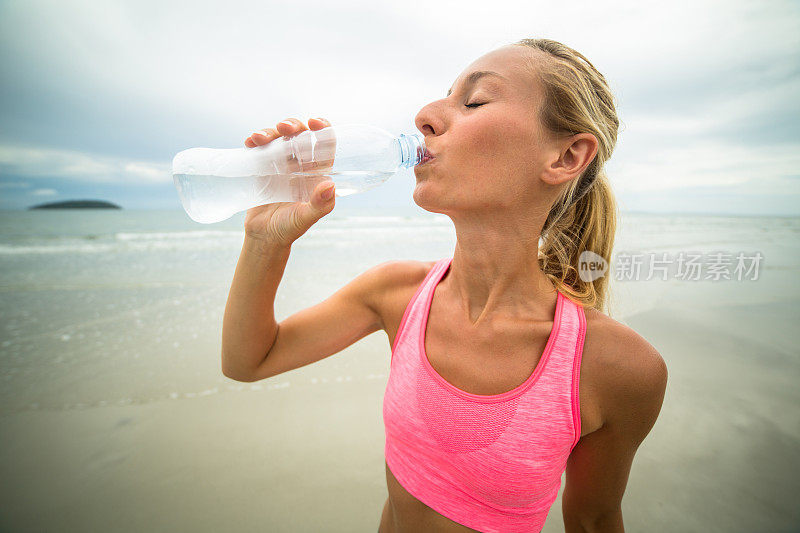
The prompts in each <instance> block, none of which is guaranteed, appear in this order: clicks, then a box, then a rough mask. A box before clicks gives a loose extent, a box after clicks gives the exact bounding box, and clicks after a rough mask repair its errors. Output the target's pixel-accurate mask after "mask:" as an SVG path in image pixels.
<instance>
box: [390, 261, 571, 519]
mask: <svg viewBox="0 0 800 533" xmlns="http://www.w3.org/2000/svg"><path fill="white" fill-rule="evenodd" d="M451 262H452V258H446V259H442V260H440V261H438V262H437V263H436V264H435V265H434V267H433V268H432V269H431V271H430V272H429V273H428V275H427V276H426V278H425V281H423V282H422V284H421V285H420V287H419V289H418V290H417V292H416V294H415V295H414V298H412V300H411V302H410V303H409V304H408V307H407V308H406V311H405V314H404V315H403V319H402V321H401V323H400V327H399V329H398V332H397V336H396V338H395V341H394V345H393V346H392V360H391V365H390V366H391V369H390V372H389V381H388V383H387V386H386V393H385V396H384V402H383V420H384V425H385V429H386V448H385V453H386V463H387V464H388V466H389V469H390V470H391V471H392V473H393V474H394V476H395V477H396V478H397V480H398V481H399V482H400V484H401V485H402V486H403V487H405V489H406V490H407V491H408V492H410V493H411V494H412V495H413V496H415V497H416V498H417V499H418V500H420V501H421V502H423V503H424V504H426V505H427V506H429V507H431V508H432V509H434V510H435V511H437V512H438V513H440V514H442V515H444V516H446V517H448V518H450V519H451V520H453V521H455V522H458V523H460V524H463V525H465V526H467V527H470V528H473V529H477V530H479V531H483V532H487V533H488V532H503V533H515V532H525V533H530V532H537V531H540V530H541V528H542V526H543V525H544V522H545V519H546V518H547V512H548V510H549V509H550V507H551V505H552V504H553V501H554V500H555V499H556V496H558V490H559V488H560V487H561V475H562V473H563V472H564V470H565V469H566V463H567V458H568V457H569V454H570V453H571V452H572V449H573V448H574V447H575V445H576V444H577V443H578V439H579V438H580V431H581V430H580V412H579V405H580V404H579V403H578V383H579V376H580V362H581V354H582V351H583V340H584V336H585V333H586V317H585V315H584V311H583V308H582V307H581V306H580V305H578V304H576V303H574V302H572V301H571V300H569V299H568V298H567V297H566V296H564V295H563V294H561V293H560V292H559V293H558V303H557V304H556V315H555V317H554V321H553V328H552V331H551V333H550V337H549V339H548V341H547V345H546V347H545V350H544V353H543V354H542V357H541V359H540V361H539V363H538V364H537V366H536V369H535V370H534V371H533V373H532V374H531V375H530V377H529V378H528V379H527V380H526V381H525V382H524V383H523V384H521V385H520V386H518V387H517V388H515V389H513V390H510V391H507V392H504V393H502V394H497V395H491V396H485V395H477V394H471V393H468V392H466V391H463V390H461V389H459V388H457V387H455V386H454V385H452V384H451V383H449V382H447V381H446V380H445V379H444V378H443V377H442V376H441V375H439V374H438V373H437V372H436V370H434V368H433V367H432V366H431V364H430V361H428V357H427V355H426V354H425V339H424V333H425V328H426V325H427V321H428V314H429V312H430V307H431V301H432V299H433V291H434V290H435V288H436V285H438V284H439V281H440V280H441V279H442V277H444V274H445V272H446V271H447V270H448V269H449V267H450V263H451Z"/></svg>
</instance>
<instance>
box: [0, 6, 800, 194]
mask: <svg viewBox="0 0 800 533" xmlns="http://www.w3.org/2000/svg"><path fill="white" fill-rule="evenodd" d="M97 20H103V24H97V23H96V21H97ZM364 20H369V21H370V23H369V24H366V25H365V24H364V23H363V21H364ZM798 26H800V3H798V2H796V0H775V1H771V2H751V1H744V0H728V1H722V0H702V1H700V0H698V1H696V2H692V3H688V2H679V3H666V4H664V3H661V4H653V3H646V2H640V3H631V2H627V1H623V0H609V1H604V2H580V3H571V4H567V5H564V6H559V8H558V9H555V8H554V7H553V4H552V3H551V2H545V1H542V0H538V1H537V0H526V1H522V0H498V1H496V2H493V3H490V4H487V3H485V2H477V1H464V0H458V1H456V0H443V1H441V2H428V3H426V4H425V6H424V8H415V7H411V8H410V7H409V6H408V5H405V4H404V5H399V4H393V3H383V2H368V1H364V0H341V1H339V2H336V3H329V2H325V1H322V0H308V1H307V2H305V3H304V4H303V6H302V7H301V8H298V7H297V5H296V4H292V3H274V2H273V3H255V4H249V5H244V4H238V3H235V2H234V3H230V2H223V1H209V2H190V1H186V2H179V1H176V2H168V3H163V2H162V3H157V2H155V1H153V0H143V1H141V2H136V3H98V2H92V1H88V0H83V1H81V0H76V1H74V2H69V3H54V2H41V1H38V0H31V1H28V2H5V3H0V114H2V118H3V128H2V129H0V174H2V175H3V177H4V178H6V179H8V180H12V179H13V180H14V181H13V182H14V183H19V181H18V180H17V179H16V178H17V177H20V178H24V177H27V178H31V179H34V180H36V179H38V180H39V182H38V184H39V186H40V187H43V188H44V187H48V188H49V187H52V186H53V185H54V184H53V183H51V182H46V183H45V181H46V180H45V178H58V179H60V180H63V181H71V182H74V183H75V184H95V185H96V186H97V187H96V190H97V191H98V193H99V192H100V191H110V190H111V188H112V187H116V186H120V185H123V184H124V185H126V186H130V187H131V188H130V189H126V192H125V194H131V195H134V194H139V193H141V195H142V197H146V196H147V194H145V193H144V192H143V191H145V189H146V187H147V186H148V185H153V184H161V185H164V186H165V188H166V186H168V185H170V184H171V176H170V169H169V160H170V159H171V157H172V156H173V155H174V154H175V153H177V152H178V151H180V150H183V149H186V148H191V147H193V146H210V147H215V148H226V147H234V146H242V142H243V140H244V138H245V137H246V136H247V135H248V134H249V133H250V132H251V131H252V130H253V129H258V128H263V127H270V126H274V124H275V123H276V122H277V121H279V120H282V119H284V118H286V117H290V116H295V117H298V118H301V119H307V118H309V117H311V116H320V115H321V116H324V117H326V118H329V119H330V120H331V121H332V122H333V123H334V124H335V123H345V122H363V123H372V124H375V125H379V126H382V127H384V128H385V129H388V130H390V131H394V132H397V133H400V132H413V131H415V128H414V122H413V119H414V115H415V114H416V112H417V111H418V110H419V109H420V108H421V107H422V106H423V105H425V104H426V103H428V102H430V101H431V100H432V99H438V98H442V97H444V94H445V92H446V90H447V88H448V87H449V86H450V85H451V84H452V83H453V81H454V80H455V78H456V77H457V76H458V74H460V72H461V71H462V70H463V69H464V68H466V67H467V66H468V65H469V64H470V63H471V62H472V61H473V60H474V59H476V58H477V57H478V56H479V55H481V54H483V53H485V52H488V51H489V50H491V49H493V48H496V47H498V46H501V45H503V44H506V43H508V42H512V41H516V40H518V39H521V38H525V37H548V38H553V39H556V40H560V41H562V42H564V43H565V44H567V45H569V46H572V47H574V48H576V49H577V50H579V51H581V52H582V53H583V54H584V55H586V57H588V58H590V59H591V61H592V63H593V64H594V65H595V66H596V67H597V68H598V69H599V70H600V71H601V72H602V73H603V74H604V75H605V76H606V78H607V79H608V80H609V83H610V84H611V87H612V89H613V90H614V92H615V94H616V95H617V97H618V111H619V113H620V117H621V118H622V119H623V125H624V127H623V130H622V131H621V132H620V137H619V142H618V145H617V149H616V151H615V154H614V156H613V157H612V159H611V161H610V162H609V175H610V176H611V179H612V182H613V183H614V184H615V187H616V188H617V189H618V190H620V191H621V192H622V193H626V194H630V195H638V196H641V197H644V196H645V195H647V194H657V193H659V192H660V191H661V192H663V191H672V192H676V194H675V195H663V196H662V197H661V198H663V201H664V202H671V201H674V200H671V199H670V198H673V197H674V198H679V197H680V194H678V193H679V192H680V191H685V192H686V194H694V192H693V191H697V190H698V187H709V188H712V189H713V188H718V189H719V190H720V191H726V194H727V193H731V194H734V193H735V194H741V195H742V196H743V197H748V196H749V195H757V194H763V191H773V192H774V193H775V194H777V195H785V194H795V191H797V185H796V184H797V179H796V178H797V172H796V171H795V169H796V168H798V166H797V163H798V162H800V161H798V158H797V156H795V155H794V154H796V153H798V147H800V128H798V127H797V124H798V122H800V99H798V98H797V97H796V95H797V94H798V92H800V32H797V28H798ZM400 181H401V180H400V178H398V179H396V180H391V181H389V182H387V184H386V185H385V186H384V187H385V188H386V190H387V191H388V192H390V193H391V194H388V195H387V196H388V197H391V196H397V197H399V195H400V193H401V192H403V193H404V194H405V196H403V198H407V199H408V200H407V202H408V204H409V205H410V206H412V207H413V204H412V200H411V195H410V194H408V193H407V191H406V189H407V188H408V187H407V185H408V184H409V183H408V181H405V182H404V183H402V184H401V183H400ZM412 182H413V178H412ZM8 183H11V181H9V182H8ZM55 186H56V187H58V188H59V190H61V191H62V194H63V193H65V190H66V189H61V188H60V182H59V183H56V184H55ZM0 187H2V188H3V189H5V191H6V192H7V193H9V194H10V193H12V192H13V191H14V188H13V187H12V186H11V185H4V184H3V183H0ZM133 187H139V189H138V190H137V191H138V192H137V193H134V192H133V189H132V188H133ZM128 191H129V192H128ZM93 194H94V193H93ZM115 194H123V192H119V191H118V192H116V193H115ZM150 196H153V195H152V194H150ZM638 196H637V197H638ZM637 201H638V200H637ZM765 202H766V200H765ZM681 205H683V204H681V203H680V202H679V203H678V204H676V205H675V207H676V209H679V208H680V206H681ZM764 205H767V204H766V203H765V204H764ZM798 209H800V206H798Z"/></svg>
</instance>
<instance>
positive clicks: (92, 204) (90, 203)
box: [28, 200, 122, 210]
mask: <svg viewBox="0 0 800 533" xmlns="http://www.w3.org/2000/svg"><path fill="white" fill-rule="evenodd" d="M31 209H122V207H120V206H118V205H116V204H112V203H111V202H106V201H105V200H67V201H65V202H50V203H47V204H39V205H34V206H31V207H29V208H28V210H31Z"/></svg>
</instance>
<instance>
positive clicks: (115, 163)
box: [0, 145, 172, 184]
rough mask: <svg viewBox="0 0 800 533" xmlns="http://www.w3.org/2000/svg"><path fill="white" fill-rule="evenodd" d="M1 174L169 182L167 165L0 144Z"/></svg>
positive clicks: (92, 180)
mask: <svg viewBox="0 0 800 533" xmlns="http://www.w3.org/2000/svg"><path fill="white" fill-rule="evenodd" d="M0 174H5V175H13V176H19V177H30V178H37V177H47V178H66V179H70V180H72V181H76V182H91V183H108V184H114V183H129V184H130V183H134V184H135V183H137V182H138V183H142V184H153V183H171V182H172V174H171V168H170V165H169V164H167V163H156V162H146V161H132V160H130V159H125V158H116V157H108V156H102V155H97V154H90V153H85V152H79V151H75V150H62V149H55V148H26V147H18V146H8V145H6V146H2V145H0Z"/></svg>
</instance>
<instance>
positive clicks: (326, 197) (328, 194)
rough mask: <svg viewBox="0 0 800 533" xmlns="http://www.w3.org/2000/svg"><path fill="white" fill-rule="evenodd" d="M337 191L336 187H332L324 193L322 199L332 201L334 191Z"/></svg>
mask: <svg viewBox="0 0 800 533" xmlns="http://www.w3.org/2000/svg"><path fill="white" fill-rule="evenodd" d="M335 189H336V186H334V185H331V186H330V187H328V188H327V189H325V190H324V191H322V199H323V200H330V199H331V198H333V191H334V190H335Z"/></svg>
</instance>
